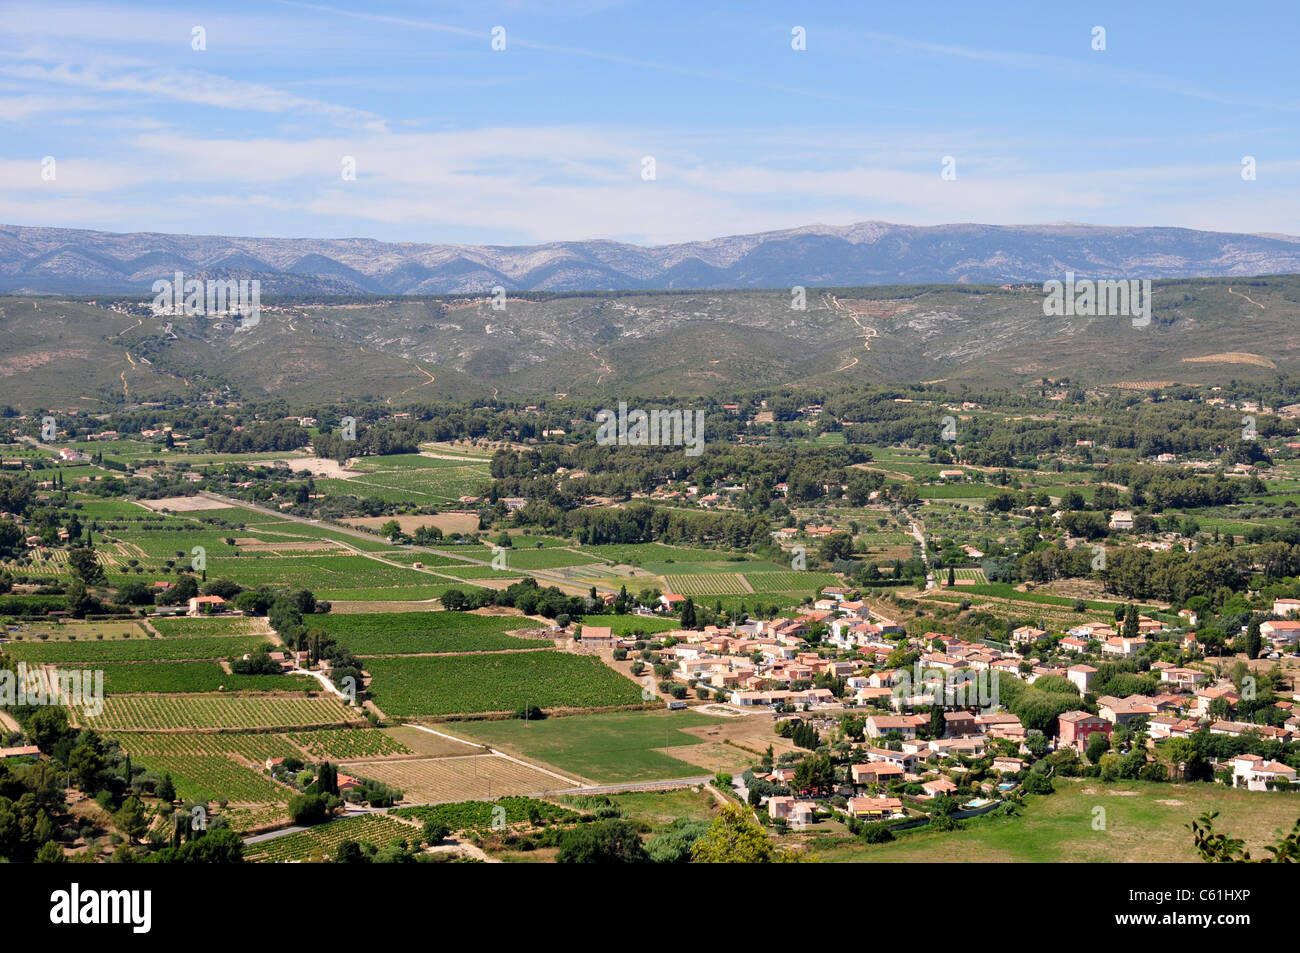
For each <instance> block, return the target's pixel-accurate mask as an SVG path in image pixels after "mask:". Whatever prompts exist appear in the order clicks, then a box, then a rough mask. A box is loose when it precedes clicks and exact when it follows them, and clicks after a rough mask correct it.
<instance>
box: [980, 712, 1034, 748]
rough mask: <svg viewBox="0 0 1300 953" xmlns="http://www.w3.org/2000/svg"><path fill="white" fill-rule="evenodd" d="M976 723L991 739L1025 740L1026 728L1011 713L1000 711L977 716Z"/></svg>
mask: <svg viewBox="0 0 1300 953" xmlns="http://www.w3.org/2000/svg"><path fill="white" fill-rule="evenodd" d="M975 723H976V724H977V725H979V728H980V730H981V731H982V732H984V733H985V734H986V735H988V736H989V737H990V738H1003V739H1006V740H1007V741H1024V740H1025V726H1024V725H1023V724H1021V721H1020V719H1019V718H1018V717H1017V716H1016V715H1013V714H1011V713H1010V712H1006V711H999V712H988V713H986V714H983V715H977V716H976V717H975Z"/></svg>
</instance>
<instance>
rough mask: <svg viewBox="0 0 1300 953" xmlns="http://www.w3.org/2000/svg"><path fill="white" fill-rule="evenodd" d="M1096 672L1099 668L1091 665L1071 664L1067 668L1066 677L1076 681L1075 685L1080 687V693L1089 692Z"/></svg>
mask: <svg viewBox="0 0 1300 953" xmlns="http://www.w3.org/2000/svg"><path fill="white" fill-rule="evenodd" d="M1096 674H1097V670H1096V669H1095V668H1093V667H1092V666H1091V665H1071V666H1070V667H1069V668H1067V669H1066V670H1065V677H1066V678H1068V679H1069V680H1070V681H1071V682H1073V683H1074V686H1075V687H1076V688H1077V689H1079V694H1080V695H1085V694H1087V692H1088V688H1089V687H1090V686H1091V685H1092V679H1093V676H1094V675H1096Z"/></svg>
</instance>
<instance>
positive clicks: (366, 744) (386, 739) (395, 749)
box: [287, 728, 413, 761]
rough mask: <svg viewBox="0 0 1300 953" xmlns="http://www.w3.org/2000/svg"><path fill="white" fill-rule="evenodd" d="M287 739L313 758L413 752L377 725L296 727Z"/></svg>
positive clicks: (333, 758)
mask: <svg viewBox="0 0 1300 953" xmlns="http://www.w3.org/2000/svg"><path fill="white" fill-rule="evenodd" d="M287 737H288V739H289V740H290V741H292V742H293V743H294V744H296V745H297V746H298V747H299V748H301V749H302V750H303V751H305V752H306V753H307V755H308V756H309V757H310V758H312V759H318V760H320V759H323V760H328V761H346V760H348V759H351V758H382V757H386V756H391V755H407V754H412V753H413V752H412V751H411V749H410V748H408V747H407V746H406V745H404V744H403V743H402V742H400V741H398V740H397V739H396V738H394V737H393V736H392V735H391V734H388V733H387V732H384V731H382V730H380V729H378V728H351V729H347V728H340V729H328V728H326V729H321V730H319V731H295V732H290V733H289V734H288V736H287Z"/></svg>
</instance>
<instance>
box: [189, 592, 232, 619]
mask: <svg viewBox="0 0 1300 953" xmlns="http://www.w3.org/2000/svg"><path fill="white" fill-rule="evenodd" d="M225 607H226V600H225V599H223V598H221V597H220V596H193V597H192V598H191V599H190V602H189V611H188V612H187V613H186V614H187V615H191V616H200V615H210V614H212V613H213V612H221V611H223V610H224V609H225Z"/></svg>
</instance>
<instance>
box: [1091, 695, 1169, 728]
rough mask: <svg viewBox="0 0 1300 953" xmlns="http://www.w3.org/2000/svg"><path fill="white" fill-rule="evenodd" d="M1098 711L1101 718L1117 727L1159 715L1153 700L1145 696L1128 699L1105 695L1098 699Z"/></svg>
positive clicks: (1132, 696) (1130, 696) (1134, 696)
mask: <svg viewBox="0 0 1300 953" xmlns="http://www.w3.org/2000/svg"><path fill="white" fill-rule="evenodd" d="M1097 710H1098V711H1100V712H1101V717H1103V718H1105V719H1106V720H1107V721H1109V722H1111V723H1113V724H1116V725H1126V724H1128V723H1129V722H1130V721H1132V720H1133V719H1134V718H1140V717H1145V718H1150V717H1152V716H1153V715H1156V714H1159V712H1158V710H1157V709H1156V706H1155V705H1153V704H1152V703H1151V700H1150V699H1149V698H1146V697H1145V696H1143V695H1129V696H1128V697H1127V698H1115V697H1114V696H1113V695H1103V696H1101V698H1098V699H1097Z"/></svg>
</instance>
